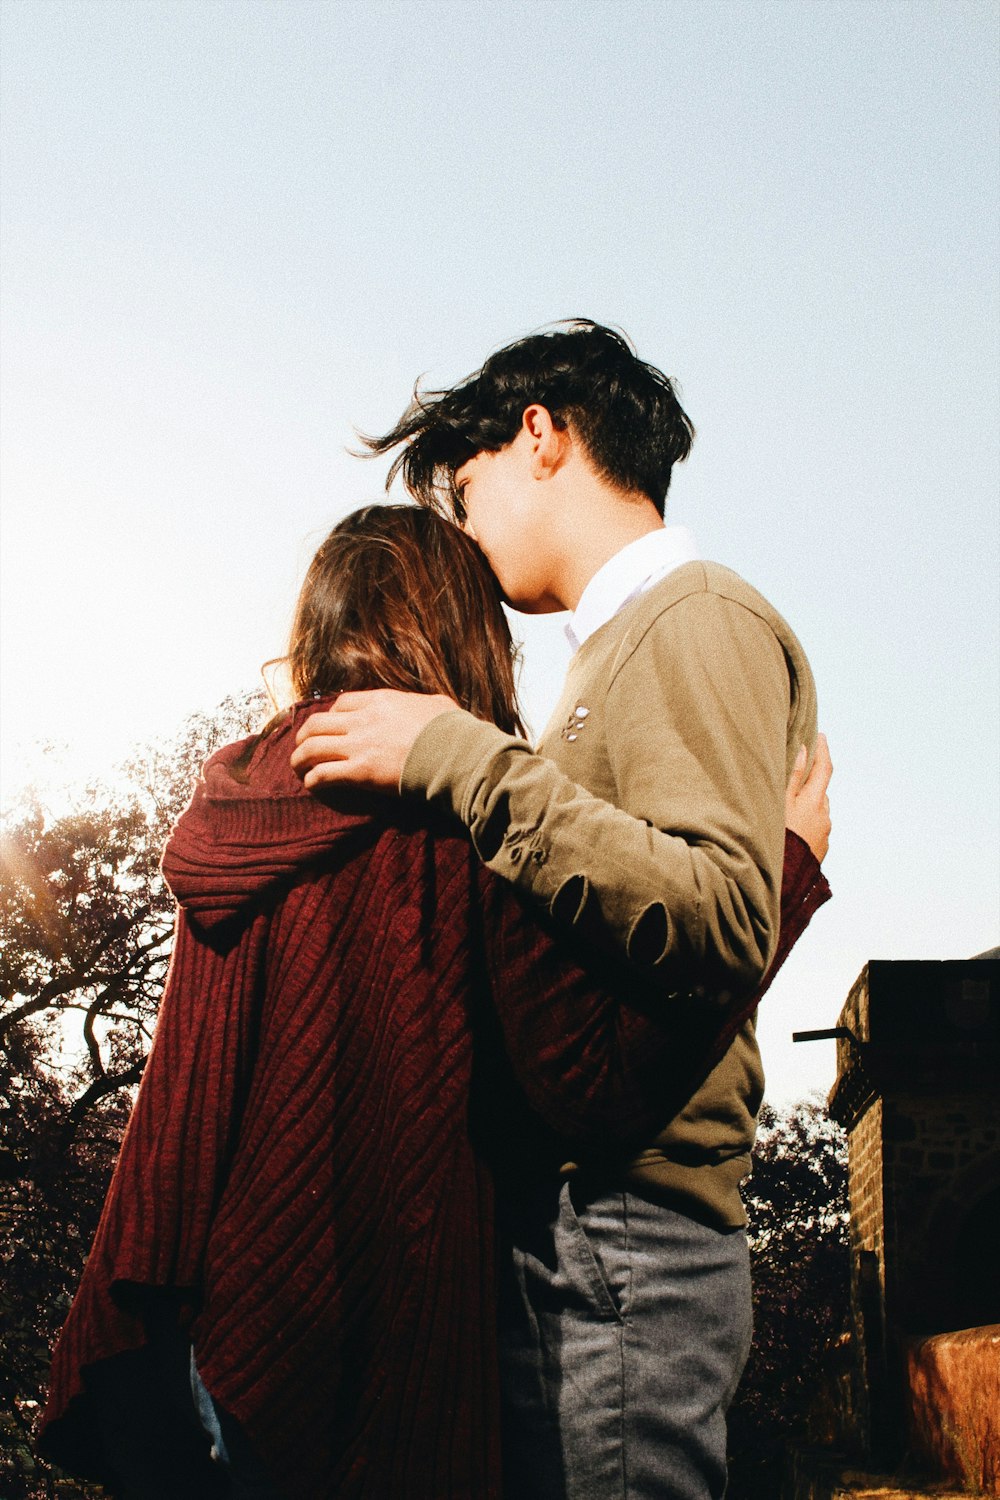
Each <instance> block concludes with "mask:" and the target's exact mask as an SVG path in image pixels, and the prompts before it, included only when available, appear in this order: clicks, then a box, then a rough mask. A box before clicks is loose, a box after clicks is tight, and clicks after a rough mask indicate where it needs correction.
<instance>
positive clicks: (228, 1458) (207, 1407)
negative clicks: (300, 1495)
mask: <svg viewBox="0 0 1000 1500" xmlns="http://www.w3.org/2000/svg"><path fill="white" fill-rule="evenodd" d="M191 1394H192V1396H193V1397H194V1404H195V1408H196V1410H197V1412H198V1420H199V1422H200V1423H201V1425H202V1427H203V1428H204V1429H205V1431H206V1432H207V1433H208V1435H209V1437H210V1438H211V1439H212V1458H213V1459H214V1460H215V1462H216V1463H218V1464H221V1465H222V1467H223V1468H224V1469H225V1470H226V1471H227V1473H228V1474H229V1476H230V1479H231V1481H232V1483H231V1488H230V1490H229V1496H230V1500H281V1491H280V1490H278V1489H276V1488H275V1486H274V1483H273V1481H272V1480H271V1478H270V1476H269V1474H268V1473H267V1472H266V1470H265V1469H264V1466H263V1464H262V1463H261V1461H260V1459H259V1458H258V1457H257V1455H256V1454H255V1453H254V1451H253V1449H252V1448H251V1446H250V1444H249V1442H248V1441H247V1437H246V1434H245V1432H244V1431H243V1428H242V1427H241V1426H240V1424H239V1422H237V1421H236V1419H235V1417H231V1416H230V1415H229V1413H228V1412H227V1411H224V1410H223V1408H222V1407H221V1406H220V1405H219V1403H218V1402H217V1401H216V1400H215V1398H214V1397H213V1396H212V1394H211V1392H210V1391H209V1390H208V1388H207V1387H206V1385H205V1382H204V1381H203V1380H202V1378H201V1376H200V1375H199V1374H198V1366H197V1365H196V1364H195V1362H194V1350H193V1349H192V1350H191Z"/></svg>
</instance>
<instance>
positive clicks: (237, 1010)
mask: <svg viewBox="0 0 1000 1500" xmlns="http://www.w3.org/2000/svg"><path fill="white" fill-rule="evenodd" d="M294 727H295V726H294V722H293V723H290V724H289V725H287V726H285V727H284V728H283V729H281V730H279V731H277V732H275V733H274V734H273V735H272V736H270V737H269V738H268V739H267V740H265V741H264V742H263V743H262V745H261V747H260V748H259V750H258V751H257V754H256V756H255V758H254V760H253V762H252V763H251V766H250V772H249V776H248V779H247V781H246V782H245V783H241V782H238V781H234V780H233V778H232V776H231V775H230V772H229V767H230V765H231V764H232V762H233V760H234V759H235V758H236V756H237V754H238V752H240V751H241V750H242V749H243V746H236V747H230V748H229V749H228V750H226V751H224V752H220V755H218V756H216V757H214V758H213V760H212V761H211V762H210V763H209V765H208V767H207V768H206V773H205V776H204V779H203V781H202V783H201V784H200V785H199V788H198V791H197V792H196V795H195V798H194V801H193V802H192V805H191V807H190V808H189V809H188V811H187V813H186V814H185V815H184V817H183V818H182V819H181V822H180V823H179V825H178V827H177V829H176V830H175V833H174V835H173V837H172V839H171V842H170V844H169V845H168V848H167V851H166V854H165V857H164V871H165V873H166V875H167V877H168V879H169V881H170V883H171V886H172V888H173V889H174V891H175V894H176V895H177V896H178V899H179V900H180V902H181V911H180V914H179V918H178V925H177V935H176V942H175V948H174V954H173V958H172V962H171V968H170V974H169V979H168V983H167V988H166V991H165V994H164V999H163V1003H162V1007H161V1012H160V1019H159V1023H158V1027H157V1032H156V1038H155V1042H154V1046H153V1049H152V1051H151V1054H150V1058H149V1062H148V1065H147V1068H146V1073H145V1076H144V1079H143V1083H142V1087H141V1088H140V1091H139V1097H138V1100H137V1103H136V1107H135V1110H134V1112H133V1116H132V1119H131V1122H130V1124H129V1128H128V1132H127V1135H126V1139H125V1142H124V1145H123V1148H122V1153H121V1157H120V1160H119V1163H118V1167H117V1169H116V1173H115V1177H114V1180H113V1183H112V1186H111V1190H110V1192H109V1195H108V1200H107V1203H106V1205H105V1210H104V1214H103V1217H102V1220H101V1224H100V1227H99V1229H98V1233H97V1237H96V1239H95V1243H94V1247H93V1250H92V1252H91V1256H90V1259H89V1261H88V1263H87V1268H86V1271H85V1274H84V1277H83V1280H82V1283H81V1286H80V1290H79V1293H78V1295H77V1298H76V1300H75V1302H74V1305H73V1308H72V1311H71V1313H70V1316H69V1319H68V1321H67V1324H66V1327H65V1329H64V1331H63V1334H62V1336H61V1339H60V1342H59V1344H58V1346H57V1349H56V1353H55V1356H54V1361H53V1369H52V1384H51V1391H50V1398H49V1404H48V1408H47V1411H46V1415H45V1431H44V1435H43V1446H44V1448H45V1449H46V1451H47V1452H49V1453H50V1454H51V1455H52V1456H54V1457H55V1458H56V1459H57V1461H59V1462H62V1463H64V1464H65V1465H66V1466H68V1467H69V1468H71V1469H74V1470H77V1471H79V1472H84V1473H91V1474H95V1475H97V1476H98V1477H101V1476H105V1477H106V1476H107V1475H108V1474H109V1473H111V1472H112V1470H113V1455H108V1454H104V1453H102V1452H101V1451H100V1449H99V1446H98V1445H97V1444H96V1442H95V1438H94V1431H93V1421H92V1417H93V1413H92V1410H91V1409H90V1399H91V1398H89V1397H88V1395H87V1393H86V1382H85V1378H84V1371H85V1370H86V1369H87V1368H88V1367H89V1366H93V1365H95V1364H97V1363H98V1362H101V1361H109V1360H113V1359H114V1357H115V1356H125V1353H126V1351H128V1350H138V1349H141V1348H142V1346H143V1344H144V1342H145V1339H146V1332H145V1327H144V1316H143V1315H144V1313H146V1312H148V1311H149V1310H150V1308H151V1307H152V1306H153V1305H154V1303H155V1302H156V1300H157V1296H158V1294H160V1295H162V1293H171V1294H173V1295H174V1300H175V1303H176V1304H177V1305H178V1306H179V1308H180V1311H179V1314H178V1315H179V1316H180V1317H181V1318H182V1319H186V1320H187V1322H188V1323H189V1325H190V1331H191V1337H192V1339H193V1343H194V1347H195V1352H196V1357H197V1361H198V1366H199V1370H200V1372H201V1375H202V1377H203V1379H204V1381H205V1383H206V1385H207V1386H208V1388H209V1390H210V1391H211V1392H212V1394H213V1395H214V1396H215V1398H216V1399H217V1400H218V1401H219V1402H220V1403H221V1404H222V1406H223V1407H225V1408H226V1409H227V1410H228V1411H229V1412H231V1413H232V1414H233V1415H234V1416H235V1417H236V1418H237V1419H238V1420H239V1421H240V1422H241V1423H242V1424H243V1426H244V1428H245V1429H246V1432H247V1434H248V1436H249V1438H250V1440H251V1442H252V1444H253V1445H254V1447H255V1448H256V1450H257V1452H258V1453H259V1455H260V1456H261V1458H262V1459H263V1461H264V1462H265V1464H266V1465H267V1467H268V1468H269V1469H270V1471H271V1473H272V1474H273V1475H274V1477H275V1479H276V1481H278V1482H279V1484H280V1485H281V1486H282V1488H283V1489H284V1491H285V1492H286V1493H287V1494H288V1495H289V1496H290V1497H293V1500H324V1497H328V1496H329V1497H333V1496H336V1497H338V1500H353V1497H359V1500H360V1497H365V1500H367V1497H378V1500H396V1497H400V1500H406V1497H411V1500H449V1497H454V1500H462V1497H469V1500H471V1497H492V1496H496V1495H498V1494H499V1492H500V1483H499V1450H498V1419H497V1374H496V1350H495V1332H494V1319H495V1310H494V1264H493V1254H494V1246H493V1201H492V1192H493V1189H492V1180H491V1175H490V1172H489V1168H488V1166H487V1165H486V1163H487V1160H489V1159H493V1160H494V1161H501V1162H505V1164H506V1165H507V1167H508V1168H510V1167H511V1166H513V1170H514V1173H515V1175H516V1172H517V1171H518V1170H522V1169H523V1170H529V1169H531V1168H532V1167H534V1168H535V1169H538V1168H539V1167H540V1165H541V1164H542V1163H545V1164H546V1165H549V1164H551V1163H552V1162H554V1161H556V1160H557V1159H558V1158H560V1157H564V1156H565V1155H566V1154H567V1152H568V1151H570V1150H571V1148H572V1146H573V1145H574V1144H576V1143H579V1142H581V1141H583V1142H585V1141H587V1140H588V1139H593V1138H594V1136H595V1133H596V1134H597V1135H599V1136H601V1138H603V1139H604V1140H605V1141H607V1142H612V1143H613V1142H614V1141H616V1140H619V1141H622V1142H626V1141H627V1140H628V1138H629V1137H630V1134H631V1132H633V1131H639V1132H641V1131H643V1130H645V1129H648V1128H649V1126H650V1122H651V1121H653V1120H660V1119H661V1118H662V1110H663V1109H664V1108H665V1107H667V1100H668V1099H670V1098H676V1097H678V1096H683V1094H684V1092H685V1088H688V1089H689V1087H690V1084H691V1082H692V1070H693V1072H694V1073H697V1072H698V1071H699V1070H700V1069H703V1068H704V1067H705V1066H706V1064H707V1062H708V1060H709V1057H710V1054H711V1052H712V1051H713V1049H714V1048H716V1047H718V1046H720V1045H723V1042H722V1041H721V1040H720V1027H722V1028H723V1029H728V1028H730V1027H732V1026H733V1025H738V1024H739V1018H737V1017H729V1018H714V1020H713V1021H712V1023H711V1025H710V1026H705V1027H704V1028H703V1029H702V1030H700V1032H699V1035H698V1036H697V1037H694V1036H693V1034H692V1036H691V1037H689V1039H688V1041H687V1042H685V1041H684V1039H683V1036H682V1037H680V1039H679V1037H678V1029H677V1025H676V1024H675V1023H676V1019H677V1018H676V1017H673V1018H672V1017H671V1014H670V1008H669V1004H667V1003H666V1002H664V1001H663V1000H662V997H661V1003H659V1004H657V1003H656V997H655V995H651V994H650V993H649V992H648V991H643V992H641V993H640V992H639V991H638V990H636V989H635V987H634V986H633V985H626V986H624V987H623V986H622V983H621V980H620V976H619V980H618V982H617V983H616V982H615V981H614V977H613V976H611V975H609V974H608V973H606V972H602V971H601V970H600V968H599V967H598V968H590V967H588V970H587V971H586V972H585V971H584V969H583V968H582V967H581V966H580V962H579V959H578V958H577V957H574V955H573V953H572V952H571V951H570V950H569V949H568V948H567V947H566V946H565V945H564V944H563V943H562V942H561V941H560V940H559V939H558V938H556V937H555V936H554V935H553V934H552V933H551V932H549V931H547V930H546V929H545V928H544V927H543V926H542V925H540V924H539V923H537V922H535V921H534V920H533V919H532V918H531V916H530V915H529V914H528V913H527V912H526V911H525V910H524V909H523V907H522V906H521V903H520V900H519V898H518V897H517V896H516V895H515V894H514V892H513V891H512V890H511V889H510V888H509V887H508V886H506V885H504V884H502V883H501V882H499V881H496V880H495V879H493V878H492V877H491V876H489V874H488V873H487V872H484V871H482V870H481V868H480V867H479V865H478V862H477V861H476V860H475V857H474V855H473V853H472V850H471V848H470V846H469V844H468V841H467V840H466V839H465V838H464V837H461V836H458V835H453V834H448V833H445V832H442V830H441V829H440V827H435V826H433V825H432V824H431V823H429V822H428V821H427V820H428V816H429V815H428V814H427V812H426V810H424V811H421V812H420V813H419V814H414V813H411V812H410V811H409V810H408V809H407V808H406V807H405V806H404V805H401V804H396V803H391V804H385V803H383V804H377V806H378V808H379V811H378V815H373V813H372V803H371V802H370V801H366V800H365V799H363V798H347V799H341V800H340V803H339V805H337V806H333V805H324V803H322V802H321V801H319V800H318V799H316V798H313V797H310V796H308V795H307V794H305V793H304V792H303V791H302V789H301V788H300V786H299V784H298V782H297V781H295V779H294V777H293V776H292V774H291V772H290V770H289V768H288V754H289V752H290V748H291V739H292V733H293V730H294ZM798 843H799V844H801V841H798ZM789 849H790V853H791V856H792V857H793V858H792V868H793V869H794V870H795V871H797V872H798V884H796V879H791V878H790V879H789V891H790V892H791V891H792V890H793V888H794V889H795V890H797V892H798V894H797V896H796V898H795V905H794V917H793V920H792V922H791V923H790V924H789V927H788V929H787V933H786V934H785V936H787V937H788V939H789V942H788V946H790V942H791V941H793V940H794V936H796V935H797V933H798V932H799V931H801V927H802V926H804V925H805V922H806V921H807V920H808V916H809V914H811V910H812V909H813V906H814V905H815V904H818V901H819V900H821V899H825V897H824V895H823V888H824V887H825V882H823V880H822V876H821V875H819V872H818V868H817V866H816V864H815V861H814V860H812V857H811V855H809V853H808V850H805V846H804V845H801V848H800V849H796V845H795V843H792V842H790V845H789ZM802 851H804V857H803V853H802ZM796 859H797V863H796ZM498 1025H499V1027H500V1030H501V1031H502V1033H503V1036H504V1038H505V1040H506V1046H507V1047H508V1048H509V1049H510V1051H511V1055H512V1059H513V1070H512V1071H513V1072H514V1073H516V1074H517V1075H518V1076H519V1077H520V1078H521V1079H522V1081H523V1083H524V1085H525V1092H526V1093H527V1095H528V1096H529V1097H530V1100H531V1104H532V1105H533V1106H534V1108H535V1110H536V1111H538V1112H539V1115H540V1117H541V1118H542V1120H544V1124H541V1123H538V1122H537V1121H536V1123H535V1125H534V1126H533V1127H525V1130H526V1134H524V1133H520V1126H517V1125H516V1122H515V1121H514V1117H515V1116H516V1115H517V1114H518V1112H519V1111H520V1112H521V1114H522V1116H523V1120H525V1121H526V1120H528V1119H529V1115H528V1110H527V1105H526V1104H525V1103H524V1101H523V1100H521V1099H518V1097H517V1090H516V1085H515V1083H514V1081H513V1079H512V1076H511V1072H510V1071H508V1069H507V1066H506V1063H505V1062H504V1060H503V1057H502V1055H501V1050H502V1049H501V1043H500V1040H499V1033H498V1032H497V1027H498ZM508 1126H509V1127H510V1129H509V1133H508ZM532 1129H534V1131H535V1132H536V1133H535V1135H534V1136H533V1137H532ZM529 1138H531V1140H532V1144H531V1145H530V1146H528V1147H526V1146H525V1145H524V1142H525V1140H527V1139H529ZM536 1147H537V1152H538V1155H537V1156H536V1158H535V1160H534V1161H533V1162H528V1161H525V1160H521V1161H518V1160H517V1158H516V1152H517V1151H523V1150H525V1149H528V1150H531V1151H532V1152H534V1151H535V1150H536ZM185 1309H186V1311H185ZM118 1363H119V1365H120V1366H121V1368H122V1369H123V1370H127V1367H128V1359H127V1357H125V1358H123V1359H120V1360H119V1361H118ZM112 1368H113V1367H112ZM123 1378H127V1375H126V1376H124V1377H123Z"/></svg>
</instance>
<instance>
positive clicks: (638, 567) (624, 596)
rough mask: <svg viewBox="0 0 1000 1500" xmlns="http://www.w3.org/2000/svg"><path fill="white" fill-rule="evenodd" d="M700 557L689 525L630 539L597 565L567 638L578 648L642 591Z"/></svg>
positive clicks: (581, 597) (571, 619)
mask: <svg viewBox="0 0 1000 1500" xmlns="http://www.w3.org/2000/svg"><path fill="white" fill-rule="evenodd" d="M697 558H698V547H697V543H696V542H695V539H694V536H693V534H692V533H691V532H690V531H689V530H688V528H687V527H686V526H659V527H657V529H656V530H655V531H650V532H647V534H646V535H645V536H641V537H639V538H638V539H637V540H636V541H634V542H629V544H628V546H626V547H623V548H622V550H621V551H620V552H616V553H615V555H614V557H611V558H609V559H608V561H607V562H606V563H605V564H604V566H603V567H602V568H598V570H597V572H596V573H595V574H594V576H593V578H592V579H591V580H590V582H589V583H588V584H587V587H586V588H585V589H584V591H583V593H582V594H581V595H580V600H579V603H578V604H577V606H576V609H575V610H574V612H573V614H572V616H571V617H570V620H569V623H568V624H567V626H566V638H567V640H568V641H569V643H570V645H571V646H572V648H573V650H574V651H579V649H580V647H581V646H582V645H583V643H584V641H585V640H587V638H588V637H589V636H592V635H593V634H594V632H595V630H600V628H601V626H602V625H606V624H607V622H608V621H609V620H611V619H613V618H614V616H615V615H616V614H617V613H618V611H619V610H620V609H624V607H625V605H626V604H628V603H630V601H631V600H633V599H635V598H636V597H637V596H638V595H639V594H644V593H645V592H646V590H647V589H648V588H652V586H653V584H654V583H659V582H660V580H661V579H662V578H665V577H666V576H667V574H668V573H672V572H673V571H674V569H675V568H680V567H682V566H683V565H684V563H688V562H695V561H696V560H697Z"/></svg>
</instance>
